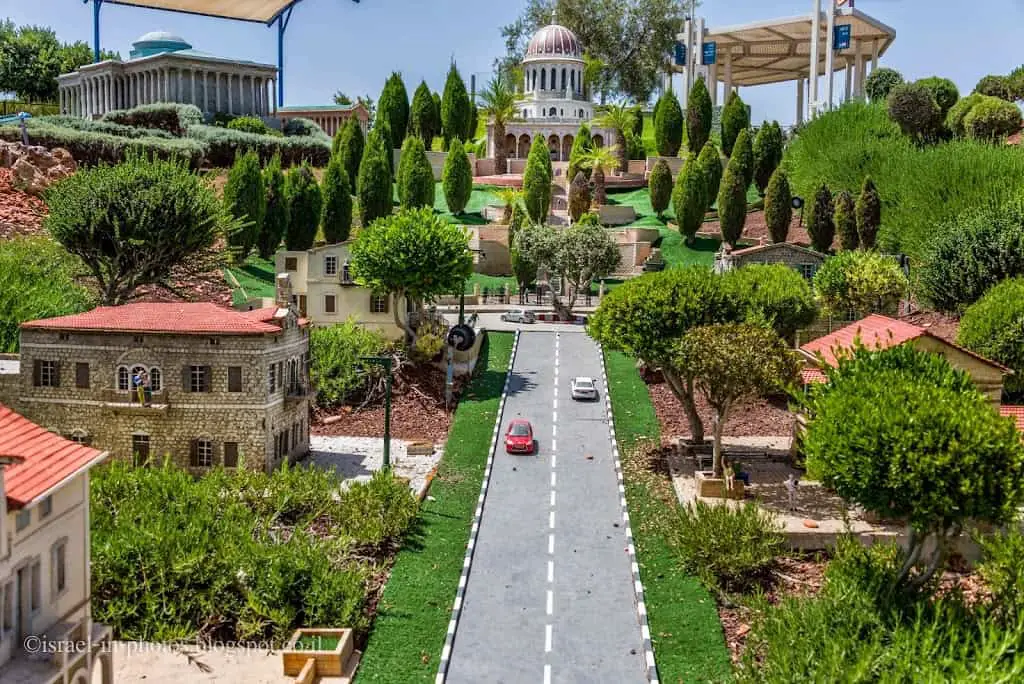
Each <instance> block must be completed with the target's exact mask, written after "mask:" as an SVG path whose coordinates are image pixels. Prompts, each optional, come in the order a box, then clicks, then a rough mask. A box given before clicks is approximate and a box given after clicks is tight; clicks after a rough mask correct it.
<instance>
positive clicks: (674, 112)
mask: <svg viewBox="0 0 1024 684" xmlns="http://www.w3.org/2000/svg"><path fill="white" fill-rule="evenodd" d="M654 143H655V145H656V146H657V148H658V154H659V155H661V156H662V157H675V156H676V155H678V154H679V148H680V147H682V144H683V109H682V107H680V106H679V100H677V99H676V95H675V93H673V92H672V91H671V90H669V91H667V92H664V93H662V95H661V97H659V98H658V102H657V103H656V104H655V105H654Z"/></svg>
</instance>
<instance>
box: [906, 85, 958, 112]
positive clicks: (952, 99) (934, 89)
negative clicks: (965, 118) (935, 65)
mask: <svg viewBox="0 0 1024 684" xmlns="http://www.w3.org/2000/svg"><path fill="white" fill-rule="evenodd" d="M915 83H916V84H917V85H921V86H924V87H925V88H927V89H928V91H929V92H930V93H931V94H932V97H933V98H935V104H937V105H939V110H940V111H941V112H942V116H943V117H945V116H946V114H947V112H949V110H950V108H951V107H952V106H953V105H955V104H956V101H957V100H959V99H960V91H959V90H957V88H956V84H955V83H953V82H952V81H950V80H949V79H948V78H941V77H939V76H930V77H928V78H920V79H918V80H917V81H915Z"/></svg>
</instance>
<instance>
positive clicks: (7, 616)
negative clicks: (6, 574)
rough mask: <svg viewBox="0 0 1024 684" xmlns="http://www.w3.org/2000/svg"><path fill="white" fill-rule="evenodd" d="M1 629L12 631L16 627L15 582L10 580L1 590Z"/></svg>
mask: <svg viewBox="0 0 1024 684" xmlns="http://www.w3.org/2000/svg"><path fill="white" fill-rule="evenodd" d="M0 614H2V616H3V617H2V619H0V631H2V632H10V631H11V630H13V629H14V582H8V583H7V584H5V585H4V586H3V591H0Z"/></svg>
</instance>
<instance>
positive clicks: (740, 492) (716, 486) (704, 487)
mask: <svg viewBox="0 0 1024 684" xmlns="http://www.w3.org/2000/svg"><path fill="white" fill-rule="evenodd" d="M696 479H697V496H703V497H706V498H708V499H742V498H743V497H744V495H745V491H746V490H745V488H744V486H743V480H737V479H735V478H734V479H733V481H732V489H730V490H728V491H726V488H725V478H720V477H712V473H711V472H710V471H700V470H698V471H697V473H696Z"/></svg>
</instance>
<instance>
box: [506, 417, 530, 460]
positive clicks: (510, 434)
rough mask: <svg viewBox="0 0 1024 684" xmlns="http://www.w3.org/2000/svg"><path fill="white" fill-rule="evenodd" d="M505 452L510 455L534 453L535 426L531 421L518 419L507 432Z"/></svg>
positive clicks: (509, 425) (509, 426)
mask: <svg viewBox="0 0 1024 684" xmlns="http://www.w3.org/2000/svg"><path fill="white" fill-rule="evenodd" d="M505 451H506V452H508V453H510V454H532V453H533V426H532V425H530V421H528V420H523V419H522V418H516V419H515V420H513V421H512V422H511V423H509V424H508V430H507V431H506V432H505Z"/></svg>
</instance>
